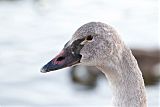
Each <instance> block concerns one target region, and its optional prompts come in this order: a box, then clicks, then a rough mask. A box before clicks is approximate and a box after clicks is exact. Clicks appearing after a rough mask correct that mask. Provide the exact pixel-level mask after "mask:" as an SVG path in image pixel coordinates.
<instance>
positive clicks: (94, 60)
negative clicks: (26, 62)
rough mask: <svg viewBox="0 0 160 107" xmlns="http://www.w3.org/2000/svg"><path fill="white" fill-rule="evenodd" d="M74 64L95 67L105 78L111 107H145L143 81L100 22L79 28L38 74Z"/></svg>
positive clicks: (134, 64) (128, 55)
mask: <svg viewBox="0 0 160 107" xmlns="http://www.w3.org/2000/svg"><path fill="white" fill-rule="evenodd" d="M78 64H82V65H88V66H96V67H97V68H99V69H100V70H101V71H102V72H103V73H104V74H105V75H106V77H107V78H108V80H109V83H110V87H111V89H112V91H113V104H114V106H115V107H147V103H146V92H145V86H144V81H143V77H142V73H141V71H140V69H139V67H138V64H137V61H136V59H135V58H134V56H133V55H132V52H131V50H130V49H129V48H128V47H127V46H126V45H125V44H124V43H123V42H122V41H121V39H120V37H119V35H118V34H117V32H116V31H115V30H114V29H113V28H112V27H111V26H109V25H107V24H104V23H101V22H90V23H87V24H85V25H83V26H81V27H80V28H79V29H78V30H77V31H76V32H75V33H74V35H73V37H72V38H71V39H70V40H69V41H68V42H67V43H66V45H65V46H64V48H63V50H62V51H61V52H60V54H59V55H58V56H56V57H55V58H54V59H52V60H51V61H50V62H49V63H47V64H46V65H45V66H44V67H43V68H42V69H41V72H43V73H46V72H49V71H54V70H58V69H62V68H65V67H69V66H73V65H78Z"/></svg>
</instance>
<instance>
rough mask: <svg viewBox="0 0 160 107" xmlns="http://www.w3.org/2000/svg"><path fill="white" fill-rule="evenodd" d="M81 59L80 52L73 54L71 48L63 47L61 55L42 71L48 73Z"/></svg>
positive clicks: (76, 62)
mask: <svg viewBox="0 0 160 107" xmlns="http://www.w3.org/2000/svg"><path fill="white" fill-rule="evenodd" d="M80 59H81V55H80V54H73V52H71V50H70V49H63V50H62V51H61V52H60V54H59V55H57V56H56V57H55V58H53V59H52V60H51V61H50V62H48V63H47V64H46V65H44V66H43V67H42V69H41V72H42V73H46V72H50V71H54V70H58V69H62V68H65V67H69V66H72V65H75V64H78V63H80Z"/></svg>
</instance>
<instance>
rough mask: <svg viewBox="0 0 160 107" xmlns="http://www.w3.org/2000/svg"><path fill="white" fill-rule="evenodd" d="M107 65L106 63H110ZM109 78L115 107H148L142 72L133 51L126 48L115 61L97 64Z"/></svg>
mask: <svg viewBox="0 0 160 107" xmlns="http://www.w3.org/2000/svg"><path fill="white" fill-rule="evenodd" d="M108 64H109V66H110V67H108V66H106V65H108ZM97 67H98V68H99V69H100V70H101V71H102V72H103V73H104V74H105V75H106V77H107V78H108V80H109V83H110V86H111V89H112V92H113V104H114V106H115V107H147V103H146V102H147V101H146V92H145V86H144V81H143V77H142V73H141V71H140V69H139V67H138V64H137V61H136V59H135V58H134V56H133V55H132V53H131V51H130V50H129V49H127V48H125V51H123V53H122V54H121V57H116V58H115V59H113V63H110V62H109V63H107V61H106V62H105V61H104V64H103V65H101V66H97Z"/></svg>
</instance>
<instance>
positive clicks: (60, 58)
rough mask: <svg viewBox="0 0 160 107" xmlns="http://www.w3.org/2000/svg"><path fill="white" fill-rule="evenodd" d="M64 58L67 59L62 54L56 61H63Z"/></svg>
mask: <svg viewBox="0 0 160 107" xmlns="http://www.w3.org/2000/svg"><path fill="white" fill-rule="evenodd" d="M64 59H65V57H63V56H61V57H58V58H57V60H56V61H62V60H64Z"/></svg>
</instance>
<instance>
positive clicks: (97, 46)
mask: <svg viewBox="0 0 160 107" xmlns="http://www.w3.org/2000/svg"><path fill="white" fill-rule="evenodd" d="M121 44H122V43H121V40H120V39H119V36H118V34H117V33H116V31H115V30H114V29H113V28H112V27H111V26H109V25H107V24H104V23H101V22H90V23H87V24H85V25H83V26H81V27H80V28H79V29H78V30H77V31H76V32H75V33H74V34H73V36H72V38H71V39H70V40H69V41H68V42H67V43H66V44H65V46H64V48H63V50H62V51H61V52H60V54H59V55H57V56H56V57H55V58H53V59H52V60H51V61H50V62H48V63H47V64H46V65H45V66H44V67H43V68H42V69H41V72H43V73H45V72H49V71H54V70H58V69H61V68H65V67H69V66H74V65H78V64H82V65H88V66H100V65H103V63H108V65H109V64H111V63H113V59H114V58H115V57H116V56H118V55H119V54H118V53H119V51H120V50H121V46H120V45H121ZM104 61H106V62H104Z"/></svg>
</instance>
